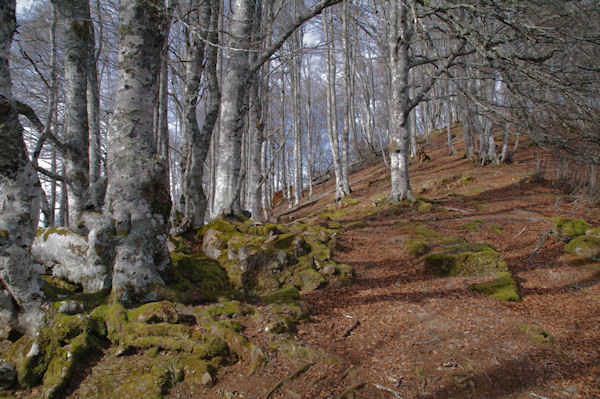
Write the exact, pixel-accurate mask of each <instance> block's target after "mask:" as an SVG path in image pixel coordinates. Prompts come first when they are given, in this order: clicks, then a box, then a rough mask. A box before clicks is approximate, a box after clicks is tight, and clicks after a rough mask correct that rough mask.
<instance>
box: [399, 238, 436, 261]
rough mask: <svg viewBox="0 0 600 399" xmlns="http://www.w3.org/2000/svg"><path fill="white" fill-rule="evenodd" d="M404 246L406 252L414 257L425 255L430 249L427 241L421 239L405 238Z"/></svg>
mask: <svg viewBox="0 0 600 399" xmlns="http://www.w3.org/2000/svg"><path fill="white" fill-rule="evenodd" d="M404 246H405V248H406V252H408V254H409V255H411V256H415V257H416V256H421V255H425V254H427V253H429V252H430V251H431V247H430V246H429V244H428V243H427V241H423V240H407V241H406V242H405V243H404Z"/></svg>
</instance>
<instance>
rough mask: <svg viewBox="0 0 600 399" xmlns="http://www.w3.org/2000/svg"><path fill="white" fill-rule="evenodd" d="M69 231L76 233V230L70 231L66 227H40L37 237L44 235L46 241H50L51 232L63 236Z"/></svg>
mask: <svg viewBox="0 0 600 399" xmlns="http://www.w3.org/2000/svg"><path fill="white" fill-rule="evenodd" d="M69 233H72V234H76V233H75V232H72V231H70V230H69V229H66V228H64V227H59V226H52V227H48V228H39V229H38V230H37V233H36V237H38V236H42V237H43V238H44V242H46V241H48V237H49V236H50V234H58V235H61V236H66V235H68V234H69Z"/></svg>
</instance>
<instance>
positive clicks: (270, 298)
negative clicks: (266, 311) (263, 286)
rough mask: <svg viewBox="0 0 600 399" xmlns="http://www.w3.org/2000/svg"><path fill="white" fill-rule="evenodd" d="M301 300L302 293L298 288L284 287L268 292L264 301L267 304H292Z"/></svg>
mask: <svg viewBox="0 0 600 399" xmlns="http://www.w3.org/2000/svg"><path fill="white" fill-rule="evenodd" d="M299 299H300V292H298V289H297V288H296V287H290V286H288V287H283V288H281V289H278V290H275V291H271V292H268V293H267V294H266V295H265V296H263V298H262V300H263V302H264V303H266V304H271V303H275V302H292V301H297V300H299Z"/></svg>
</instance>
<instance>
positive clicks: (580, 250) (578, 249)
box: [565, 235, 600, 260]
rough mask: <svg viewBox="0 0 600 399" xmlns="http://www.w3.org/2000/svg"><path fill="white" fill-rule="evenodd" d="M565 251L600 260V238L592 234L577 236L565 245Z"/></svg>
mask: <svg viewBox="0 0 600 399" xmlns="http://www.w3.org/2000/svg"><path fill="white" fill-rule="evenodd" d="M565 251H566V252H568V253H570V254H571V255H575V256H578V257H580V258H584V259H591V260H600V238H598V237H595V236H592V235H584V236H578V237H575V238H574V239H572V240H571V241H569V242H568V243H567V245H565Z"/></svg>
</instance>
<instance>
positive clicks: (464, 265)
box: [425, 244, 507, 276]
mask: <svg viewBox="0 0 600 399" xmlns="http://www.w3.org/2000/svg"><path fill="white" fill-rule="evenodd" d="M425 270H426V271H428V272H430V273H433V274H435V275H437V276H493V275H497V274H498V273H502V272H506V271H507V268H506V262H504V260H503V259H502V256H501V255H500V254H499V253H498V252H496V250H495V248H494V247H492V246H491V245H488V244H462V245H456V246H453V247H450V248H446V249H444V250H442V251H439V252H434V253H432V254H429V255H427V256H426V257H425Z"/></svg>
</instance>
